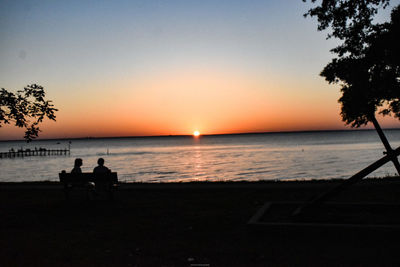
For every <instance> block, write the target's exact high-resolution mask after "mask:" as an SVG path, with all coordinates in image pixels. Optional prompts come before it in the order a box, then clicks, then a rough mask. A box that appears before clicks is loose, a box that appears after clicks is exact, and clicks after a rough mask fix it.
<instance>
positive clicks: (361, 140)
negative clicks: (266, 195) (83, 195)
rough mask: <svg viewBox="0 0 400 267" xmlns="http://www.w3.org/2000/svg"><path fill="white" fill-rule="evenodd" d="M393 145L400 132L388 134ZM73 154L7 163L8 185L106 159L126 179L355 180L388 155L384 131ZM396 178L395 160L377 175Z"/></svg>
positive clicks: (193, 141)
mask: <svg viewBox="0 0 400 267" xmlns="http://www.w3.org/2000/svg"><path fill="white" fill-rule="evenodd" d="M385 133H386V135H387V137H388V139H389V141H390V143H391V145H392V147H393V148H396V147H398V146H400V130H386V131H385ZM68 146H69V140H47V141H34V142H32V143H29V144H27V143H25V142H23V141H18V142H15V141H13V142H0V151H2V152H5V151H8V150H9V149H11V148H14V149H15V150H17V149H20V148H23V149H26V148H31V149H34V148H35V147H36V148H39V147H44V148H47V149H56V148H68ZM70 146H71V155H70V156H35V157H25V158H13V159H0V181H3V182H4V181H7V182H9V181H12V182H18V181H43V180H50V181H57V180H58V173H59V172H60V171H61V170H67V171H70V170H71V169H72V167H73V163H74V159H75V158H82V159H83V166H82V171H84V172H91V171H92V170H93V168H94V167H95V166H96V161H97V159H98V158H99V157H103V158H104V159H105V165H106V166H108V167H109V168H110V169H111V170H112V171H116V172H118V177H119V180H120V181H125V182H188V181H239V180H246V181H258V180H308V179H336V178H347V177H350V176H351V175H353V174H354V173H356V172H357V171H359V170H361V169H363V168H364V167H366V166H367V165H369V164H371V163H373V162H374V161H376V160H377V159H379V158H380V157H382V156H383V151H384V147H383V145H382V143H381V141H380V140H379V137H378V135H377V133H376V132H375V131H373V130H364V131H327V132H300V133H267V134H246V135H220V136H202V137H200V138H194V137H190V136H185V137H145V138H109V139H107V138H104V139H79V140H71V144H70ZM395 173H396V170H395V168H394V167H393V165H392V164H391V163H388V164H386V165H385V166H383V167H382V168H380V169H378V170H377V171H375V172H374V173H372V174H371V175H369V177H384V176H388V175H393V174H395Z"/></svg>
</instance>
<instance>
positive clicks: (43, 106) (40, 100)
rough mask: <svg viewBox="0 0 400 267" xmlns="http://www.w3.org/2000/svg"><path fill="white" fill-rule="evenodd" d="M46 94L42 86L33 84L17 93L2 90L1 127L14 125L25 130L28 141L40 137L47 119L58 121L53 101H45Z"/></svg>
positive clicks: (0, 105)
mask: <svg viewBox="0 0 400 267" xmlns="http://www.w3.org/2000/svg"><path fill="white" fill-rule="evenodd" d="M45 96H46V93H45V91H44V89H43V87H42V86H40V85H37V84H31V85H27V86H26V87H24V89H23V90H19V91H17V93H13V92H9V91H7V90H6V89H4V88H1V90H0V127H2V126H3V125H4V124H14V125H15V126H17V127H20V128H25V129H26V131H25V136H24V138H25V139H26V140H27V141H31V140H32V139H34V138H36V137H38V135H39V132H40V128H39V126H38V125H39V124H40V123H41V122H42V121H43V120H44V119H45V118H46V117H47V118H48V119H50V120H54V121H55V120H56V116H55V112H56V111H57V109H56V108H54V105H53V104H52V101H50V100H46V99H45Z"/></svg>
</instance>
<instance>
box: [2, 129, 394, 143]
mask: <svg viewBox="0 0 400 267" xmlns="http://www.w3.org/2000/svg"><path fill="white" fill-rule="evenodd" d="M374 130H375V129H374V128H364V129H360V128H357V129H354V128H351V129H328V130H300V131H270V132H242V133H221V134H200V136H198V137H196V138H201V137H202V136H223V135H226V136H229V135H252V134H280V133H282V134H284V133H313V132H346V131H374ZM383 130H400V127H399V128H383ZM157 137H194V136H193V134H177V135H171V134H169V135H168V134H166V135H131V136H97V137H96V136H83V137H71V138H68V137H60V138H57V137H56V138H43V139H42V138H40V137H39V138H37V139H34V140H32V141H30V142H33V141H50V140H83V139H122V138H157ZM16 141H26V140H25V139H8V140H0V142H16Z"/></svg>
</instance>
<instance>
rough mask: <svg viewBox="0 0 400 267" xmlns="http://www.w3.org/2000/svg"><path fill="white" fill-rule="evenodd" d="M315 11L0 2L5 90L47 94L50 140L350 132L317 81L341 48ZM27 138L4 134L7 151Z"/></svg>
mask: <svg viewBox="0 0 400 267" xmlns="http://www.w3.org/2000/svg"><path fill="white" fill-rule="evenodd" d="M309 8H310V4H308V3H303V2H302V1H301V0H285V1H282V0H269V1H268V0H264V1H261V0H248V1H236V0H229V1H225V0H220V1H209V0H203V1H192V0H182V1H178V0H168V1H166V0H165V1H161V0H158V1H155V0H143V1H46V0H41V1H33V0H32V1H23V0H21V1H8V0H7V1H4V0H0V87H1V88H5V89H7V90H11V91H16V90H20V89H22V88H23V87H24V86H25V85H27V84H31V83H36V84H40V85H42V86H44V88H45V90H46V92H47V97H48V98H49V99H51V100H53V102H54V104H55V106H56V108H58V109H59V111H58V112H57V113H56V116H57V121H56V122H53V121H45V122H44V123H43V124H42V126H41V129H42V132H41V134H40V137H41V138H73V137H89V136H90V137H105V136H143V135H181V134H185V135H186V134H192V133H193V132H194V131H196V130H197V131H199V132H200V133H201V134H224V133H242V132H271V131H303V130H330V129H349V127H348V126H345V125H344V123H343V122H342V121H341V117H340V104H339V103H338V102H337V100H338V98H339V97H340V91H339V87H338V86H335V85H329V84H328V83H327V82H325V81H324V79H323V78H322V77H320V76H319V73H320V71H321V70H322V69H323V67H324V66H325V65H326V64H327V63H328V62H329V61H330V59H331V58H332V57H333V55H332V54H331V53H330V52H329V50H330V49H331V48H333V47H334V46H336V45H337V44H338V43H337V41H336V40H326V32H318V31H317V23H316V20H315V19H312V18H304V17H303V14H304V13H305V12H306V11H307V10H308V9H309ZM382 16H383V17H382V18H383V19H385V18H386V17H388V16H387V15H385V14H383V15H382ZM379 121H380V122H381V123H382V126H383V127H386V128H393V127H395V128H398V127H399V125H400V124H399V121H398V120H395V119H393V118H381V117H380V118H379ZM22 136H23V129H18V128H16V127H13V126H5V127H2V128H0V140H6V139H20V138H22Z"/></svg>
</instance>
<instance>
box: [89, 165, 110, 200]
mask: <svg viewBox="0 0 400 267" xmlns="http://www.w3.org/2000/svg"><path fill="white" fill-rule="evenodd" d="M97 164H98V166H96V167H95V168H94V169H93V174H94V175H95V185H96V194H98V193H102V192H108V191H110V183H109V182H108V181H107V179H104V175H106V174H107V173H110V172H111V171H110V169H109V168H107V167H106V166H104V159H103V158H99V159H98V160H97Z"/></svg>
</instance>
